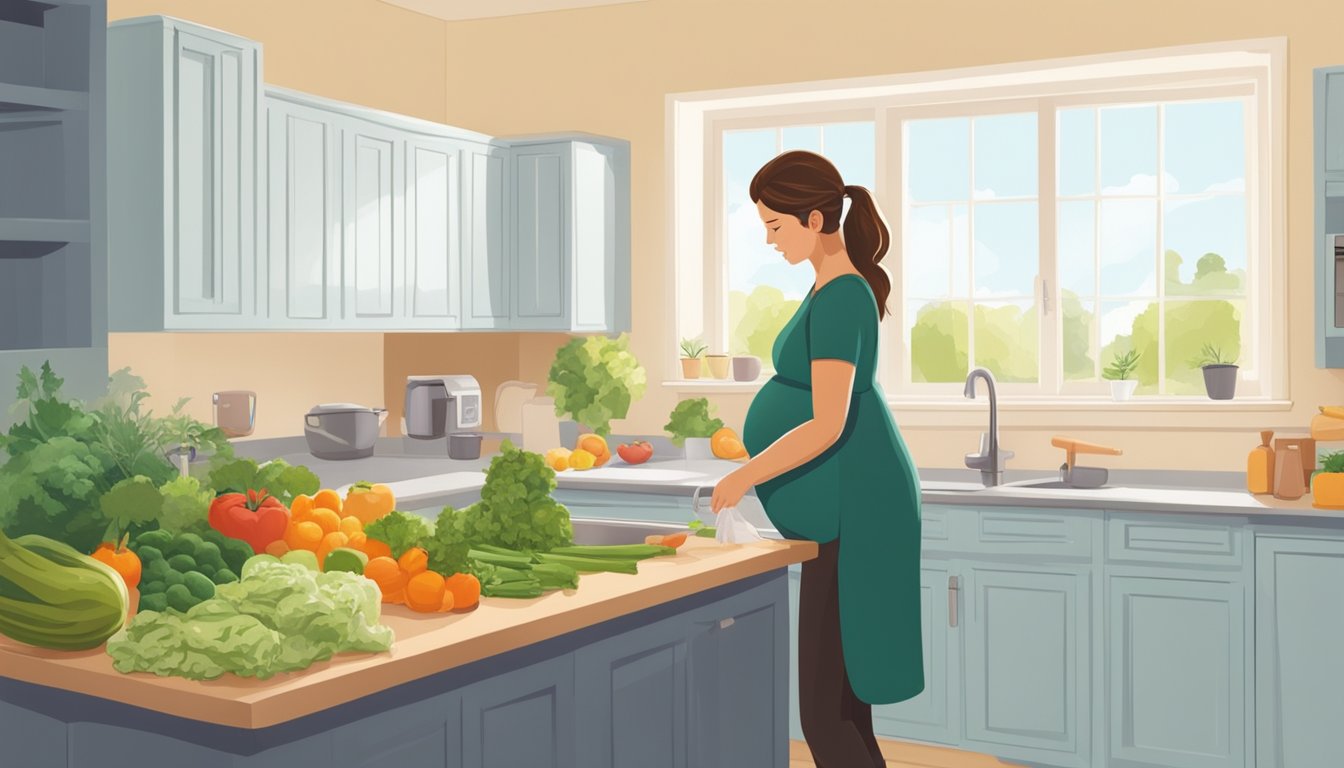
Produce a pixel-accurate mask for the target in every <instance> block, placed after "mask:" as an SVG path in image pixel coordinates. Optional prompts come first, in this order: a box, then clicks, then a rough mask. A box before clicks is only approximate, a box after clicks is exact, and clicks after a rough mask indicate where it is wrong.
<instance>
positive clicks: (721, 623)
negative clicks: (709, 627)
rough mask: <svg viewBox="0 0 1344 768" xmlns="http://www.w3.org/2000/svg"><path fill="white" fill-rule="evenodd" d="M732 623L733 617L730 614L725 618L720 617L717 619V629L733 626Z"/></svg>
mask: <svg viewBox="0 0 1344 768" xmlns="http://www.w3.org/2000/svg"><path fill="white" fill-rule="evenodd" d="M733 623H734V620H733V617H732V616H729V617H728V618H726V619H720V620H719V629H727V628H729V627H731V626H733Z"/></svg>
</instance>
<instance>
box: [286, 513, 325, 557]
mask: <svg viewBox="0 0 1344 768" xmlns="http://www.w3.org/2000/svg"><path fill="white" fill-rule="evenodd" d="M285 543H286V544H288V545H289V548H290V549H306V550H308V551H309V552H316V551H317V545H318V544H321V543H322V526H320V525H318V524H317V523H314V522H313V521H312V520H303V521H300V522H297V523H290V525H289V528H287V529H285Z"/></svg>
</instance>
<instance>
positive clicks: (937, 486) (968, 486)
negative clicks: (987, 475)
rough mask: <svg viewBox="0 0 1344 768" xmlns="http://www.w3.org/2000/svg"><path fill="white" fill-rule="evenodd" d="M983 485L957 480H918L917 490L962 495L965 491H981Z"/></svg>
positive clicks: (983, 487)
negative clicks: (949, 492)
mask: <svg viewBox="0 0 1344 768" xmlns="http://www.w3.org/2000/svg"><path fill="white" fill-rule="evenodd" d="M985 487H986V486H985V484H984V483H972V482H962V481H957V480H920V481H919V488H920V490H922V491H953V492H958V493H964V492H967V491H983V490H984V489H985Z"/></svg>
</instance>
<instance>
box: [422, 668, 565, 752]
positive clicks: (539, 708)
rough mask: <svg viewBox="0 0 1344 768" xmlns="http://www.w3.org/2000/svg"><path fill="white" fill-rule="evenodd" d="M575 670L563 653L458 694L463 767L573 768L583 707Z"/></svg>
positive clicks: (485, 681)
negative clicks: (578, 715) (578, 719)
mask: <svg viewBox="0 0 1344 768" xmlns="http://www.w3.org/2000/svg"><path fill="white" fill-rule="evenodd" d="M574 667H575V660H574V656H573V655H568V654H567V655H564V656H560V657H557V658H554V659H550V660H548V661H544V662H540V663H538V664H534V665H532V666H530V667H525V668H523V669H519V670H515V671H513V672H510V673H508V674H506V675H501V676H499V677H494V678H490V679H488V680H483V681H481V682H479V683H476V684H475V685H472V686H470V687H468V688H466V689H465V690H463V691H462V766H463V768H495V767H496V766H498V768H504V767H505V766H514V765H517V766H528V768H573V766H574V765H575V762H574V744H575V739H576V732H575V728H574V725H575V720H574V718H575V712H576V710H578V709H580V708H582V707H583V706H584V705H585V704H584V702H582V701H580V700H577V699H576V698H575V695H574V694H575V689H574ZM583 736H584V738H585V739H586V738H588V734H583ZM411 765H414V763H411ZM435 765H437V764H435Z"/></svg>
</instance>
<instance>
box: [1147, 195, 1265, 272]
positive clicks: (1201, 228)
mask: <svg viewBox="0 0 1344 768" xmlns="http://www.w3.org/2000/svg"><path fill="white" fill-rule="evenodd" d="M1162 229H1163V238H1164V244H1165V246H1166V251H1165V253H1166V267H1165V270H1164V274H1165V275H1166V283H1167V285H1166V290H1167V293H1168V294H1169V295H1186V296H1190V295H1200V294H1210V293H1214V294H1221V295H1226V294H1229V293H1241V292H1243V291H1244V290H1245V287H1246V201H1245V198H1243V197H1242V196H1241V195H1219V196H1218V197H1206V198H1203V199H1194V200H1190V199H1176V200H1168V201H1167V202H1166V203H1165V204H1164V206H1163V224H1162Z"/></svg>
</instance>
